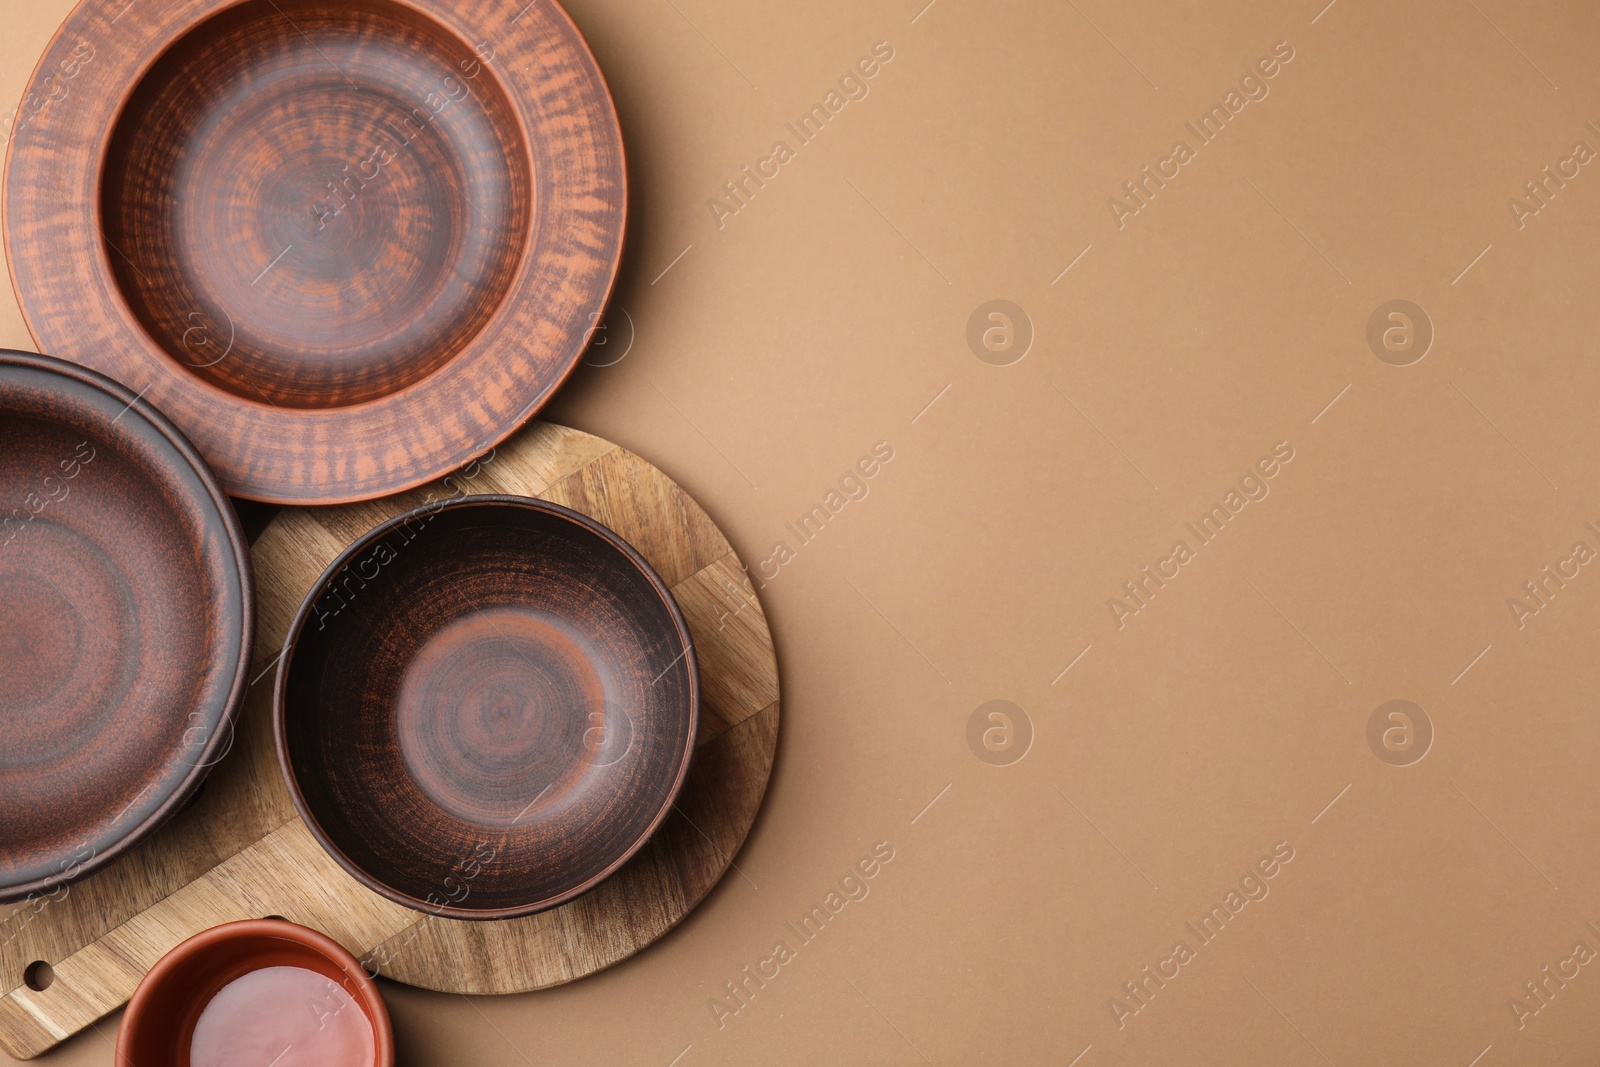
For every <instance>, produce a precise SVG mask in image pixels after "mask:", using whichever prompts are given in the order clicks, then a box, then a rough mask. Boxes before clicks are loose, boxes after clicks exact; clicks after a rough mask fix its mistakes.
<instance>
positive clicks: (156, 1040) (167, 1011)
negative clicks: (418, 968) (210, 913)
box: [117, 919, 394, 1067]
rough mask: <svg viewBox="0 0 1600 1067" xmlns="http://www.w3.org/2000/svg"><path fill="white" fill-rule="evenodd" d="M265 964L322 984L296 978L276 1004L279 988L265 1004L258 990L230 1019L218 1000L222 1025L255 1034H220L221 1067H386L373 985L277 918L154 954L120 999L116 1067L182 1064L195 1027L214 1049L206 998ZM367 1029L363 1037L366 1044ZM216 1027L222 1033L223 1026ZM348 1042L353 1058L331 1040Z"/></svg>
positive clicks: (349, 961) (329, 947)
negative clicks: (224, 1044)
mask: <svg viewBox="0 0 1600 1067" xmlns="http://www.w3.org/2000/svg"><path fill="white" fill-rule="evenodd" d="M269 967H294V968H298V969H299V970H301V971H311V972H315V974H316V975H319V976H321V978H322V979H325V980H326V983H323V982H320V981H319V980H318V979H317V978H313V977H310V976H303V975H302V976H299V977H301V978H302V980H308V981H306V986H305V988H299V989H296V987H294V986H291V987H290V988H291V989H294V990H295V991H296V992H298V993H300V994H301V995H299V996H294V997H291V998H284V997H283V996H282V991H281V989H280V990H279V993H278V998H274V999H271V1000H267V999H264V998H262V997H261V992H260V990H259V989H258V990H256V997H255V1000H254V1003H251V1002H250V1001H245V1003H246V1004H249V1006H248V1007H244V1006H243V1005H240V1007H241V1010H240V1011H238V1012H230V1011H229V1010H228V1009H230V1008H231V1007H233V1005H231V1004H229V1003H226V1002H223V1003H219V1005H218V1007H217V1010H218V1011H219V1013H220V1015H221V1018H222V1020H227V1021H228V1022H232V1023H235V1024H237V1023H247V1024H254V1026H255V1027H256V1028H258V1030H259V1031H260V1032H258V1034H257V1035H255V1036H256V1040H255V1041H253V1042H252V1041H249V1040H247V1039H244V1037H243V1035H241V1034H240V1033H239V1032H237V1031H233V1032H231V1033H228V1036H229V1037H230V1038H231V1039H232V1045H231V1048H232V1051H233V1055H232V1056H231V1057H229V1058H228V1059H227V1060H225V1062H229V1063H237V1064H256V1063H259V1064H263V1065H265V1064H267V1063H268V1062H272V1063H280V1064H281V1063H294V1064H308V1063H317V1064H323V1063H329V1064H332V1063H338V1064H340V1065H341V1067H359V1065H360V1064H362V1063H363V1062H365V1057H366V1055H367V1054H368V1053H370V1055H371V1060H370V1063H371V1064H372V1067H393V1065H394V1035H393V1032H392V1030H391V1028H390V1024H389V1009H388V1007H387V1006H386V1005H385V1004H384V1002H383V996H382V995H381V994H380V993H379V992H378V986H377V983H375V982H374V981H373V980H372V978H371V976H369V975H368V974H367V972H366V971H364V970H363V969H362V968H361V964H359V963H358V962H356V959H355V957H354V956H352V955H350V953H349V952H347V951H345V949H344V948H343V947H342V946H340V945H339V943H338V942H336V941H334V940H333V939H332V938H330V937H325V936H324V935H322V934H319V933H317V932H316V931H315V930H308V929H306V928H305V927H304V926H297V925H295V924H294V923H291V922H284V921H282V920H277V919H247V920H245V921H243V922H234V923H228V924H226V925H224V926H215V927H212V928H211V929H210V930H206V931H203V932H201V933H198V934H196V935H195V936H193V937H191V938H189V940H187V941H185V942H183V943H182V944H181V945H179V946H178V947H177V948H175V949H173V950H172V951H171V952H169V953H167V954H166V955H165V956H163V957H161V959H160V961H159V962H157V963H156V965H155V966H154V967H152V968H151V969H150V973H149V974H147V975H145V977H144V981H142V982H140V983H139V988H138V989H137V990H135V991H134V994H133V999H131V1000H129V1001H128V1010H127V1012H126V1013H125V1014H124V1015H123V1017H122V1028H121V1030H120V1031H119V1032H118V1034H117V1064H118V1067H173V1065H177V1064H184V1065H189V1064H191V1063H192V1060H191V1057H190V1052H191V1049H193V1048H195V1047H196V1030H197V1027H201V1026H204V1029H202V1030H201V1032H200V1035H199V1038H200V1043H201V1044H202V1045H205V1044H214V1042H215V1037H216V1035H217V1033H218V1031H217V1030H212V1029H211V1027H212V1026H216V1025H217V1022H216V1021H210V1020H208V1023H207V1024H202V1023H201V1015H202V1013H204V1012H205V1010H206V1008H207V1007H208V1006H209V1005H210V1004H211V1002H212V1000H213V999H214V998H216V997H217V994H218V993H220V992H221V991H222V990H223V987H224V986H227V985H228V984H229V983H230V982H233V981H235V980H237V979H241V978H246V977H247V976H249V975H252V974H253V973H258V972H261V971H264V970H265V969H266V968H269ZM268 977H271V976H268ZM335 986H336V987H338V988H333V987H335ZM236 995H237V994H236ZM279 998H281V999H279ZM241 999H243V998H241ZM351 1011H359V1012H360V1019H359V1020H356V1019H352V1018H351V1017H350V1016H348V1015H346V1014H345V1013H346V1012H351ZM362 1023H364V1024H365V1026H362V1025H361V1024H362ZM369 1028H370V1030H371V1035H372V1036H371V1041H370V1045H367V1044H365V1035H366V1030H367V1029H369ZM219 1029H221V1030H222V1031H223V1032H227V1023H226V1022H224V1023H223V1026H222V1027H219ZM358 1035H359V1037H360V1039H361V1040H362V1041H363V1047H362V1048H361V1049H360V1053H359V1055H357V1056H351V1055H349V1051H348V1049H341V1048H338V1047H337V1042H338V1041H339V1040H340V1039H345V1040H353V1039H355V1038H356V1037H357V1036H358ZM268 1042H270V1045H269V1044H268ZM280 1042H281V1043H282V1044H283V1046H284V1047H283V1049H282V1051H281V1052H280V1050H279V1049H278V1048H276V1047H270V1046H273V1045H277V1044H279V1043H280ZM258 1045H259V1047H255V1046H258ZM263 1050H265V1051H264V1052H263ZM340 1053H344V1054H343V1055H341V1054H340ZM274 1056H278V1057H279V1058H278V1059H273V1057H274Z"/></svg>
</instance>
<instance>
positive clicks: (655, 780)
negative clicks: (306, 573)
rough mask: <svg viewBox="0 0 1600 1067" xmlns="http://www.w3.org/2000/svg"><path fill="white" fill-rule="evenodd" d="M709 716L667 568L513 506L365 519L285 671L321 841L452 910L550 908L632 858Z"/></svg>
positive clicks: (462, 913) (600, 532) (298, 758)
mask: <svg viewBox="0 0 1600 1067" xmlns="http://www.w3.org/2000/svg"><path fill="white" fill-rule="evenodd" d="M699 718H700V683H699V674H698V669H697V665H696V660H695V654H694V646H693V643H692V642H691V639H690V635H689V628H688V625H687V624H686V623H685V622H684V619H683V616H682V614H681V613H680V612H679V610H678V606H677V604H676V603H674V602H673V599H672V595H671V593H669V592H668V590H667V587H666V586H665V585H664V584H663V583H662V581H661V579H660V577H659V576H658V575H657V574H656V572H655V571H654V570H653V569H651V567H650V565H649V564H648V563H646V562H645V560H644V557H642V556H640V555H639V553H638V552H636V551H635V550H634V549H633V548H632V547H630V546H629V545H628V544H627V543H626V542H625V541H623V540H622V539H621V538H620V537H618V536H617V535H616V534H615V533H613V532H612V531H610V530H608V529H606V528H605V527H604V526H601V525H600V524H599V523H597V522H594V521H593V520H592V519H588V518H586V517H584V516H582V515H580V514H578V513H577V512H574V511H570V510H568V509H567V508H563V507H560V506H558V505H555V504H550V503H547V502H545V501H541V500H532V499H528V498H524V497H508V496H475V497H462V498H459V499H457V500H453V501H449V502H446V503H441V504H432V505H425V506H424V507H422V508H419V509H417V510H414V511H411V512H408V513H407V514H404V515H401V516H398V517H396V518H394V519H391V520H390V521H388V522H386V523H384V524H382V525H381V526H378V527H376V528H375V529H373V530H372V531H371V532H369V533H368V534H366V535H365V536H364V537H362V538H361V539H360V540H359V541H357V542H356V543H355V544H354V545H352V546H350V548H348V549H346V550H345V552H344V553H343V554H342V555H341V556H340V557H339V558H338V559H336V560H335V561H334V562H333V563H332V564H331V565H330V566H329V568H328V570H327V571H325V572H324V573H323V576H322V577H321V579H319V580H318V582H317V584H316V585H315V586H314V587H313V588H312V590H311V592H310V593H309V594H308V595H307V597H306V600H305V602H304V604H302V606H301V608H300V612H299V614H298V616H297V617H296V618H295V620H294V624H293V626H291V627H290V630H289V634H288V637H287V639H286V640H285V643H284V651H283V655H282V657H281V659H280V661H279V665H278V679H277V702H276V728H277V739H278V758H279V761H280V763H281V764H282V766H283V772H284V775H285V777H286V779H287V780H288V783H289V791H290V793H291V794H292V795H293V797H294V802H295V805H296V806H297V807H298V808H299V810H300V814H301V816H302V817H304V819H305V821H306V823H307V825H308V826H309V827H310V828H311V831H312V833H314V834H315V835H316V837H317V838H318V840H319V841H321V842H322V845H323V847H324V848H326V849H327V850H328V852H329V854H331V855H332V856H333V858H334V859H335V860H337V861H338V862H339V863H340V864H341V865H343V866H344V867H345V869H346V870H348V871H350V873H351V874H353V875H355V876H356V877H357V878H358V879H360V880H361V881H362V882H364V883H366V884H367V885H368V886H370V887H371V888H372V889H374V890H376V891H377V892H379V893H382V894H383V895H384V896H386V897H389V898H390V899H391V900H395V901H398V902H400V903H402V904H405V905H407V906H409V907H413V908H417V909H419V910H422V911H427V912H431V913H435V914H440V915H445V916H449V917H452V918H462V919H501V918H509V917H512V916H516V915H526V914H529V913H531V912H535V911H540V910H543V909H545V908H550V907H554V906H555V905H557V904H560V903H562V902H564V901H567V900H570V899H572V898H573V897H575V896H577V895H578V894H580V893H582V892H584V891H585V890H587V889H589V888H591V887H593V886H594V885H596V884H597V883H599V882H600V881H601V880H602V879H604V878H605V877H607V876H608V875H610V874H611V873H612V872H614V871H615V870H617V868H619V867H620V866H622V864H623V863H625V862H626V861H627V859H628V858H629V857H630V856H632V855H633V854H634V853H635V852H636V851H638V850H639V849H640V848H641V847H643V845H644V843H645V842H646V841H647V840H648V839H649V837H650V835H651V834H652V833H653V832H654V831H655V829H656V827H657V826H659V825H660V823H661V821H662V820H663V819H664V818H665V817H666V815H667V812H668V811H669V810H670V809H671V807H672V804H673V801H674V800H675V798H676V797H677V794H678V790H679V789H680V788H681V787H682V785H683V781H684V778H685V776H686V775H687V773H688V769H689V760H690V757H691V755H692V754H693V752H694V742H695V735H696V733H697V730H698V727H699Z"/></svg>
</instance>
